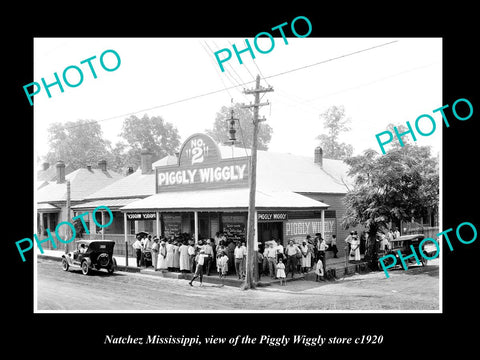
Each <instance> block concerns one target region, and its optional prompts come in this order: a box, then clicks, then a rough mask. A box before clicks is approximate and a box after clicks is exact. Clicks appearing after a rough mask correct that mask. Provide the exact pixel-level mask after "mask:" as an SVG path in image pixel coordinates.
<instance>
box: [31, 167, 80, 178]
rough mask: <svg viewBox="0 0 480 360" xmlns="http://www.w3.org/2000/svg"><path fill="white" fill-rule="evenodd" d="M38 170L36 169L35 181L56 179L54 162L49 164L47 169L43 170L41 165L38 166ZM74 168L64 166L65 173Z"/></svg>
mask: <svg viewBox="0 0 480 360" xmlns="http://www.w3.org/2000/svg"><path fill="white" fill-rule="evenodd" d="M38 168H39V169H40V170H37V181H38V182H43V181H49V182H50V181H57V168H56V166H55V164H53V165H49V166H48V168H47V169H45V170H43V167H42V166H39V167H38ZM72 171H74V169H73V168H72V167H71V166H70V165H66V166H65V174H69V173H71V172H72Z"/></svg>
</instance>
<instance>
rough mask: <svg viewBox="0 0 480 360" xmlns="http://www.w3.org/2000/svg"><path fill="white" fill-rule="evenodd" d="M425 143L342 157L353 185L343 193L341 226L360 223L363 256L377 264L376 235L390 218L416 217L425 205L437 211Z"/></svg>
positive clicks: (435, 177) (432, 164) (434, 171)
mask: <svg viewBox="0 0 480 360" xmlns="http://www.w3.org/2000/svg"><path fill="white" fill-rule="evenodd" d="M430 151H431V150H430V147H429V146H416V145H411V144H406V145H405V146H404V147H394V148H392V149H390V150H389V151H388V152H387V153H386V154H385V155H379V154H378V153H377V152H376V151H374V150H371V149H368V150H366V151H365V152H364V153H363V154H362V155H359V156H354V157H350V158H347V159H345V160H344V161H345V162H346V163H347V164H348V165H350V171H349V175H351V176H354V183H355V186H354V189H353V190H351V191H349V192H348V193H347V195H346V196H345V199H344V202H345V205H346V208H347V209H346V213H345V216H344V218H343V219H342V224H343V226H345V227H349V226H356V225H359V224H361V225H364V226H365V228H366V230H367V233H368V244H369V246H368V250H367V254H368V256H366V257H367V259H369V260H370V261H371V263H372V265H374V266H376V264H377V256H376V254H377V252H376V235H377V232H378V231H379V230H382V229H385V228H388V227H389V224H391V223H392V222H393V223H395V222H398V221H400V220H407V221H409V220H412V219H419V218H421V217H423V216H426V215H427V212H428V209H429V208H430V209H432V208H433V209H434V210H435V211H438V199H439V171H438V161H437V159H436V158H435V157H432V156H431V154H430Z"/></svg>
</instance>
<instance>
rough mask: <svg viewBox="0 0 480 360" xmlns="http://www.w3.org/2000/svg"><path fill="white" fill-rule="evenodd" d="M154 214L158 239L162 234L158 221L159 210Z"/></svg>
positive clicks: (160, 224)
mask: <svg viewBox="0 0 480 360" xmlns="http://www.w3.org/2000/svg"><path fill="white" fill-rule="evenodd" d="M155 215H156V223H157V236H158V238H159V239H160V237H161V236H162V223H161V222H160V212H159V211H156V212H155Z"/></svg>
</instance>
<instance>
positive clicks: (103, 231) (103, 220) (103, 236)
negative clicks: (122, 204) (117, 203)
mask: <svg viewBox="0 0 480 360" xmlns="http://www.w3.org/2000/svg"><path fill="white" fill-rule="evenodd" d="M103 225H105V212H104V211H102V230H100V231H101V232H102V240H105V228H104V227H103Z"/></svg>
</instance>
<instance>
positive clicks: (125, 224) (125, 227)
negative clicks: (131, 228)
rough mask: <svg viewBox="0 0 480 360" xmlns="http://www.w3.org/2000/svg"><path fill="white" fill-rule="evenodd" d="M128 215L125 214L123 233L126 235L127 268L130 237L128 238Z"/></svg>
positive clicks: (126, 264)
mask: <svg viewBox="0 0 480 360" xmlns="http://www.w3.org/2000/svg"><path fill="white" fill-rule="evenodd" d="M127 221H128V220H127V213H126V212H125V213H123V233H124V234H125V266H128V237H127V229H128V224H127Z"/></svg>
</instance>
